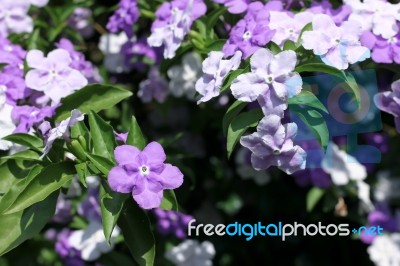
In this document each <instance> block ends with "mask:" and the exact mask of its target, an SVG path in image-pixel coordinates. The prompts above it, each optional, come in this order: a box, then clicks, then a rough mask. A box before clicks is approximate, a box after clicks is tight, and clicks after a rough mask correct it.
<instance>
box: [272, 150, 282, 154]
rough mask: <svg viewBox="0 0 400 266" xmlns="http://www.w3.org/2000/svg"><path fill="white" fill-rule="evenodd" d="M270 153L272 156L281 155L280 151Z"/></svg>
mask: <svg viewBox="0 0 400 266" xmlns="http://www.w3.org/2000/svg"><path fill="white" fill-rule="evenodd" d="M272 153H273V154H274V155H280V154H281V151H280V150H274V151H273V152H272Z"/></svg>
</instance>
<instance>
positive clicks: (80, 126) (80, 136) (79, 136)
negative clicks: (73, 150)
mask: <svg viewBox="0 0 400 266" xmlns="http://www.w3.org/2000/svg"><path fill="white" fill-rule="evenodd" d="M71 138H72V139H76V140H78V141H79V142H80V144H81V146H82V148H83V149H84V150H85V151H90V150H91V143H90V132H89V129H88V128H87V127H86V125H85V122H84V121H81V122H78V123H77V124H76V125H75V126H73V127H72V129H71Z"/></svg>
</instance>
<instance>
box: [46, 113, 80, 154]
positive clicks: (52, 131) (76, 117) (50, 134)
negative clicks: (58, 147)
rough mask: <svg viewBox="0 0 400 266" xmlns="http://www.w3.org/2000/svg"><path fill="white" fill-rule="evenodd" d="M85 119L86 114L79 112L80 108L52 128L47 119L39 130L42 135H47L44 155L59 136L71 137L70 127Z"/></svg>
mask: <svg viewBox="0 0 400 266" xmlns="http://www.w3.org/2000/svg"><path fill="white" fill-rule="evenodd" d="M83 119H84V115H83V114H82V113H81V112H79V111H78V110H73V111H72V112H71V116H70V117H69V118H67V119H65V120H63V121H61V122H60V124H58V126H56V127H55V128H51V126H50V123H49V122H47V121H45V122H43V123H42V124H41V125H40V127H39V130H40V132H41V133H42V135H43V136H44V137H45V143H46V145H45V147H44V149H43V155H42V158H43V157H44V156H46V155H47V154H48V153H49V151H50V149H51V147H52V146H53V142H54V141H55V140H56V139H58V138H61V137H62V138H64V139H66V140H68V139H69V137H70V129H71V128H72V127H73V126H74V125H75V124H76V123H78V122H79V121H82V120H83Z"/></svg>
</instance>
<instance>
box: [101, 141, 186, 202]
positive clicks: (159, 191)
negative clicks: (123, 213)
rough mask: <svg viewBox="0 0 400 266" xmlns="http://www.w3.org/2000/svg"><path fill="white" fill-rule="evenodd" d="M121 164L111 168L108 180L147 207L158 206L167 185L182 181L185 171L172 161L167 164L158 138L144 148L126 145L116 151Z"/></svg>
mask: <svg viewBox="0 0 400 266" xmlns="http://www.w3.org/2000/svg"><path fill="white" fill-rule="evenodd" d="M114 155H115V159H116V161H117V163H118V166H116V167H114V168H112V169H111V171H110V173H109V175H108V183H109V184H110V187H111V189H112V190H114V191H117V192H121V193H132V196H133V199H134V200H135V201H136V202H137V203H138V204H139V206H140V207H142V208H143V209H153V208H157V207H159V206H160V204H161V200H162V198H163V190H164V189H175V188H177V187H179V186H181V185H182V182H183V174H182V173H181V171H180V170H179V169H178V168H177V167H175V166H172V165H171V164H165V163H164V161H165V159H166V155H165V153H164V150H163V148H162V147H161V145H160V144H159V143H157V142H151V143H149V144H148V145H147V146H146V147H145V148H144V150H143V151H140V150H139V149H138V148H136V147H134V146H129V145H122V146H119V147H117V148H116V149H115V151H114Z"/></svg>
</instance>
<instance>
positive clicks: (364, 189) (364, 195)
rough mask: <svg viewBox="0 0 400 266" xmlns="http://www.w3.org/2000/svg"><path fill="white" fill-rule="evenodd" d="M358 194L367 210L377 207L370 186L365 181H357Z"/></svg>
mask: <svg viewBox="0 0 400 266" xmlns="http://www.w3.org/2000/svg"><path fill="white" fill-rule="evenodd" d="M356 186H357V195H358V198H359V199H360V201H361V203H362V207H363V208H364V209H365V210H366V211H367V212H370V211H372V210H374V209H375V207H374V204H373V203H372V201H371V196H370V192H369V190H370V186H369V185H368V184H367V183H365V182H364V181H357V183H356Z"/></svg>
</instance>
